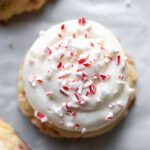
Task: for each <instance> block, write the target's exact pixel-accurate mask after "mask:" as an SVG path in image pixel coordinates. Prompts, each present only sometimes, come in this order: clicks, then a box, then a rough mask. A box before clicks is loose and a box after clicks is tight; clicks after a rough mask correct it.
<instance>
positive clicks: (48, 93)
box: [45, 91, 53, 96]
mask: <svg viewBox="0 0 150 150" xmlns="http://www.w3.org/2000/svg"><path fill="white" fill-rule="evenodd" d="M45 94H46V95H47V96H51V95H53V92H52V91H48V92H46V93H45Z"/></svg>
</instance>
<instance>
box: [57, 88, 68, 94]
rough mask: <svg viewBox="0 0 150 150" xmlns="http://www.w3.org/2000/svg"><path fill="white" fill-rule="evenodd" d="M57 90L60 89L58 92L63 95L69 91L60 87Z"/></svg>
mask: <svg viewBox="0 0 150 150" xmlns="http://www.w3.org/2000/svg"><path fill="white" fill-rule="evenodd" d="M59 91H60V93H61V94H63V95H64V96H69V94H70V93H69V92H68V91H66V90H65V89H64V88H60V90H59Z"/></svg>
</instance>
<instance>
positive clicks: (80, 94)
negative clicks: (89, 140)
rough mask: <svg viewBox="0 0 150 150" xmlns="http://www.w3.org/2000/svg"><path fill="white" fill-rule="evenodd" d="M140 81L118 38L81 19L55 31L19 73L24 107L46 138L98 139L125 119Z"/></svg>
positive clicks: (29, 55) (38, 43) (31, 53)
mask: <svg viewBox="0 0 150 150" xmlns="http://www.w3.org/2000/svg"><path fill="white" fill-rule="evenodd" d="M136 79H137V75H136V71H135V69H134V65H133V60H132V58H131V57H130V56H129V55H127V54H126V52H125V51H124V49H123V48H122V46H121V45H120V42H119V41H118V40H117V38H116V37H115V36H114V35H113V34H112V33H111V32H110V31H109V30H108V29H106V28H105V27H103V26H102V25H101V24H99V23H96V22H94V21H90V20H86V19H85V18H83V17H82V18H79V19H78V20H70V21H67V22H64V23H60V24H58V25H56V26H54V27H51V28H50V29H49V30H47V31H45V32H42V34H41V35H40V37H39V38H38V39H37V40H36V41H35V42H34V43H33V45H32V46H31V48H30V50H29V51H28V53H27V55H26V57H25V60H24V63H23V65H22V66H21V67H20V71H19V80H18V87H17V89H18V101H19V107H20V109H21V111H22V112H23V114H25V116H27V117H28V118H29V119H30V120H31V122H32V123H33V124H34V125H36V126H37V127H38V128H39V129H40V130H41V131H42V132H44V133H45V134H48V135H50V136H53V137H65V138H80V137H93V136H97V135H101V134H103V133H105V132H107V131H110V130H111V129H113V128H114V127H115V126H116V125H117V124H118V123H119V122H120V120H121V119H122V118H124V117H125V116H126V114H127V113H128V111H129V108H130V106H132V104H133V102H134V100H135V96H136Z"/></svg>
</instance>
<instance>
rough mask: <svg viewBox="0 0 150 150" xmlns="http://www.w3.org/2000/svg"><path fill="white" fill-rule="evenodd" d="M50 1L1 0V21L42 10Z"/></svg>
mask: <svg viewBox="0 0 150 150" xmlns="http://www.w3.org/2000/svg"><path fill="white" fill-rule="evenodd" d="M47 1H48V0H0V20H2V21H6V20H8V19H10V18H11V17H12V16H14V15H19V14H21V13H23V12H30V11H33V10H38V9H40V8H41V7H42V6H43V5H44V4H45V3H46V2H47Z"/></svg>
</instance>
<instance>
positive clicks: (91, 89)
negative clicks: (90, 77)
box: [89, 84, 96, 95]
mask: <svg viewBox="0 0 150 150" xmlns="http://www.w3.org/2000/svg"><path fill="white" fill-rule="evenodd" d="M89 90H90V93H91V94H93V95H94V94H95V93H96V87H95V84H91V85H90V86H89Z"/></svg>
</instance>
